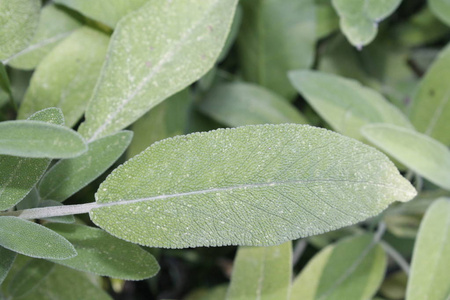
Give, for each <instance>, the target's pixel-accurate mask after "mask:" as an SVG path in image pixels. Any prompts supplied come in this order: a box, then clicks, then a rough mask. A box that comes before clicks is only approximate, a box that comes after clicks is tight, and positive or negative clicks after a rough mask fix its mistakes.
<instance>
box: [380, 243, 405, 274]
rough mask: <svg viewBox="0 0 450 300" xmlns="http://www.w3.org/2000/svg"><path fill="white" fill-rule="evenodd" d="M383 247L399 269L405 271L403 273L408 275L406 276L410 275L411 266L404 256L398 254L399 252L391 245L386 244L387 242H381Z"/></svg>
mask: <svg viewBox="0 0 450 300" xmlns="http://www.w3.org/2000/svg"><path fill="white" fill-rule="evenodd" d="M380 244H381V246H382V247H383V248H384V250H385V251H386V253H387V254H388V255H389V256H390V257H391V258H392V259H393V260H395V262H396V263H397V264H398V265H399V267H400V268H401V269H402V270H403V272H405V273H406V275H409V264H408V262H407V261H406V260H405V259H404V258H403V256H402V255H401V254H400V253H398V251H397V250H395V249H394V247H392V246H391V245H389V244H388V243H386V242H385V241H380Z"/></svg>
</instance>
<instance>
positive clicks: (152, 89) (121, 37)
mask: <svg viewBox="0 0 450 300" xmlns="http://www.w3.org/2000/svg"><path fill="white" fill-rule="evenodd" d="M236 2H237V0H189V1H187V0H186V1H160V0H150V1H147V3H146V4H145V5H144V6H142V7H141V8H140V9H138V10H137V11H135V12H133V13H131V14H129V15H127V16H126V17H125V18H123V19H122V20H121V21H120V23H119V24H118V25H117V27H116V29H115V31H114V35H113V36H112V38H111V43H110V46H109V49H108V54H107V55H108V61H107V63H106V64H105V65H104V68H103V69H102V72H101V75H100V79H99V81H98V82H97V85H96V89H95V92H94V95H93V96H92V99H91V100H90V103H89V106H88V108H87V111H86V121H85V123H83V124H82V125H81V127H80V129H79V131H80V133H81V134H82V135H83V136H84V137H86V138H87V139H89V140H94V139H98V138H100V137H102V136H105V135H109V134H111V133H114V132H116V131H118V130H121V129H123V128H125V127H126V126H128V125H130V124H131V123H133V122H134V121H136V120H137V119H138V118H139V117H140V116H142V115H143V114H144V113H146V112H147V111H148V110H150V109H151V108H153V107H154V106H156V105H157V104H159V103H160V102H162V101H163V100H164V99H166V98H167V97H169V96H171V95H173V94H174V93H176V92H178V91H179V90H181V89H183V88H185V87H186V86H188V85H189V84H191V83H192V82H194V81H195V80H197V79H199V78H200V77H201V76H202V75H203V74H205V73H206V72H207V71H208V70H209V69H210V68H211V67H212V66H213V64H214V63H215V61H216V59H217V57H218V56H219V54H220V51H221V49H222V47H223V44H224V42H225V39H226V37H227V34H228V32H229V29H230V24H231V21H232V19H233V15H234V10H235V7H236ZM161 16H163V17H161Z"/></svg>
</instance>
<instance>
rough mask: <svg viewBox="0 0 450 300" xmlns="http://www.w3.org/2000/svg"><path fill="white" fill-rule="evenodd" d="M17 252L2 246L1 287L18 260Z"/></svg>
mask: <svg viewBox="0 0 450 300" xmlns="http://www.w3.org/2000/svg"><path fill="white" fill-rule="evenodd" d="M16 255H17V253H16V252H13V251H11V250H8V249H6V248H3V247H1V246H0V257H1V258H2V259H0V285H1V284H2V283H3V280H5V277H6V275H8V272H9V270H10V269H11V267H12V265H13V263H14V260H15V259H16Z"/></svg>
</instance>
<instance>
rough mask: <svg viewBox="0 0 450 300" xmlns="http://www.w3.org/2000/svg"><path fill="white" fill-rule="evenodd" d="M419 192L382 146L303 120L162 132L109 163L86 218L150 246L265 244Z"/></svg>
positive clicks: (332, 225) (354, 218)
mask: <svg viewBox="0 0 450 300" xmlns="http://www.w3.org/2000/svg"><path fill="white" fill-rule="evenodd" d="M415 195H416V191H415V190H414V188H413V187H412V186H411V184H410V183H409V182H408V181H407V180H405V179H404V178H403V177H402V176H400V174H399V172H398V170H397V169H396V168H395V166H394V165H393V164H392V163H391V162H390V161H389V160H388V159H387V157H385V156H384V155H383V154H382V153H380V152H379V151H377V150H375V149H374V148H371V147H368V146H366V145H364V144H362V143H360V142H358V141H356V140H353V139H350V138H347V137H344V136H342V135H340V134H337V133H334V132H331V131H328V130H325V129H319V128H315V127H311V126H306V125H297V124H283V125H256V126H245V127H239V128H235V129H219V130H215V131H211V132H206V133H194V134H190V135H186V136H179V137H175V138H171V139H166V140H163V141H160V142H158V143H155V144H153V145H152V146H150V147H149V148H147V150H145V151H144V152H142V153H141V154H139V155H137V156H135V157H134V158H133V159H131V160H129V161H127V162H126V163H125V164H123V165H122V166H120V167H119V168H117V169H116V170H114V171H113V172H112V173H111V175H109V177H108V178H107V179H106V180H105V181H104V182H103V183H102V184H101V186H100V187H99V190H98V192H97V194H96V200H97V203H96V206H97V208H93V209H91V211H90V217H91V220H92V221H94V223H96V224H97V225H98V226H100V227H102V228H103V229H105V230H106V231H108V232H110V233H111V234H113V235H115V236H117V237H120V238H123V239H125V240H128V241H132V242H134V243H138V244H142V245H149V246H152V247H171V248H181V247H196V246H222V245H249V246H269V245H276V244H281V243H283V242H286V241H288V240H292V239H296V238H299V237H304V236H309V235H313V234H318V233H322V232H325V231H330V230H333V229H336V228H340V227H342V226H347V225H350V224H354V223H357V222H359V221H362V220H365V219H366V218H368V217H370V216H374V215H376V214H378V213H379V212H381V211H382V210H383V209H385V208H386V207H387V206H388V205H389V204H390V203H392V202H393V201H408V200H410V199H411V198H413V197H414V196H415Z"/></svg>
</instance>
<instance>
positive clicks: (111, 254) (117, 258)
mask: <svg viewBox="0 0 450 300" xmlns="http://www.w3.org/2000/svg"><path fill="white" fill-rule="evenodd" d="M46 226H47V227H48V228H50V229H52V230H54V231H55V232H57V233H59V234H60V235H62V236H63V237H65V238H66V239H67V240H68V241H69V242H71V243H72V244H73V245H74V247H75V249H76V251H77V253H78V255H77V256H75V257H73V258H70V259H65V260H58V261H56V260H55V261H54V262H55V263H58V264H62V265H65V266H67V267H71V268H74V269H77V270H80V271H84V272H90V273H94V274H97V275H102V276H108V277H113V278H121V279H125V280H142V279H145V278H149V277H152V276H154V275H155V274H156V273H157V272H158V271H159V266H158V263H157V262H156V260H155V258H154V257H153V256H152V255H151V254H150V253H148V252H147V251H145V250H144V249H142V248H141V247H139V246H138V245H135V244H131V243H128V242H125V241H122V240H119V239H118V238H115V237H113V236H111V235H109V234H108V233H106V232H105V231H103V230H101V229H98V228H92V227H88V226H85V225H69V224H48V225H46Z"/></svg>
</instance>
